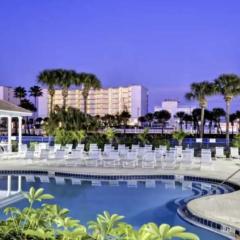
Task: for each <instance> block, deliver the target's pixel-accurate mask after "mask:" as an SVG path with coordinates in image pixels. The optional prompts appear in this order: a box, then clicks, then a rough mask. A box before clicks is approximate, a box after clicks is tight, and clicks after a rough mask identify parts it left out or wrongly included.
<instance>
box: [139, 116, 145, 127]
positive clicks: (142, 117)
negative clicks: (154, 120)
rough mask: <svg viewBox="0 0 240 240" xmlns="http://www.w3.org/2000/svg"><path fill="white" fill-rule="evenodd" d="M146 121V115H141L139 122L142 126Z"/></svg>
mask: <svg viewBox="0 0 240 240" xmlns="http://www.w3.org/2000/svg"><path fill="white" fill-rule="evenodd" d="M145 122H146V117H145V116H140V117H139V118H138V123H139V125H140V126H142V124H143V123H145Z"/></svg>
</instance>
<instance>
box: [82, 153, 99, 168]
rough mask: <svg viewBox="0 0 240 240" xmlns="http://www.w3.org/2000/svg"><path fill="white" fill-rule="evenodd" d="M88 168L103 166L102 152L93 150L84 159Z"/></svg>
mask: <svg viewBox="0 0 240 240" xmlns="http://www.w3.org/2000/svg"><path fill="white" fill-rule="evenodd" d="M84 161H85V165H86V166H87V167H97V166H99V165H101V164H102V157H101V150H98V149H97V150H91V151H89V152H88V155H87V156H86V157H85V159H84Z"/></svg>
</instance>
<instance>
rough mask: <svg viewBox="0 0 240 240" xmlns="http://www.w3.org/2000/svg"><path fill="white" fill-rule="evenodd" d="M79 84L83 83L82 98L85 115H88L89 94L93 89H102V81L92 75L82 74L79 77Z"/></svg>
mask: <svg viewBox="0 0 240 240" xmlns="http://www.w3.org/2000/svg"><path fill="white" fill-rule="evenodd" d="M77 78H78V81H79V83H82V86H83V88H82V96H83V101H84V103H83V104H84V113H85V114H87V101H88V96H89V92H90V90H91V89H94V90H96V89H100V88H101V81H100V80H99V79H98V78H97V77H96V76H95V75H94V74H91V73H80V74H79V75H78V76H77Z"/></svg>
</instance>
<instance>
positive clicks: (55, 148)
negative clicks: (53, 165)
mask: <svg viewBox="0 0 240 240" xmlns="http://www.w3.org/2000/svg"><path fill="white" fill-rule="evenodd" d="M61 148H62V146H61V144H58V143H55V144H54V146H53V149H54V152H56V151H57V150H60V149H61Z"/></svg>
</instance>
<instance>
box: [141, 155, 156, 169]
mask: <svg viewBox="0 0 240 240" xmlns="http://www.w3.org/2000/svg"><path fill="white" fill-rule="evenodd" d="M155 167H156V158H155V153H154V152H147V153H145V154H144V156H143V159H142V168H155Z"/></svg>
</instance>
